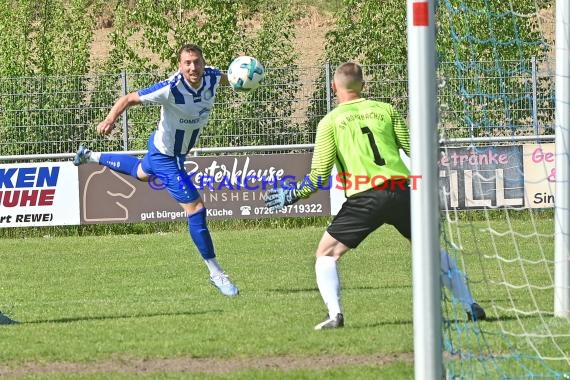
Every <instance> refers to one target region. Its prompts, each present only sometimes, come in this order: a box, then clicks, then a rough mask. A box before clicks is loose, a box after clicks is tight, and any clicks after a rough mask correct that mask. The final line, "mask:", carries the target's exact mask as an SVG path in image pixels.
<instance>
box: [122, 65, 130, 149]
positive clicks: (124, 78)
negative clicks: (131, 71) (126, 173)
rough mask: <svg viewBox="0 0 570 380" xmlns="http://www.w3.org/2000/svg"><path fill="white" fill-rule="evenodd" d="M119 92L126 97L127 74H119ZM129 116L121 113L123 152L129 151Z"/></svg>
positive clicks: (124, 112) (124, 72) (125, 112)
mask: <svg viewBox="0 0 570 380" xmlns="http://www.w3.org/2000/svg"><path fill="white" fill-rule="evenodd" d="M121 92H122V95H127V93H128V87H127V72H126V71H123V72H121ZM128 118H129V115H128V113H127V110H125V111H123V122H122V124H123V150H129V131H128V130H127V126H128Z"/></svg>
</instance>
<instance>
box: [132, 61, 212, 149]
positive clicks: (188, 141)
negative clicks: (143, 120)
mask: <svg viewBox="0 0 570 380" xmlns="http://www.w3.org/2000/svg"><path fill="white" fill-rule="evenodd" d="M221 75H222V73H221V71H220V70H219V69H217V68H213V67H209V66H206V68H205V70H204V76H203V78H202V86H201V87H200V88H199V89H198V90H196V89H194V88H192V87H191V86H190V84H189V83H188V82H187V81H186V80H185V79H184V77H183V76H182V73H180V72H179V71H178V72H176V73H174V74H173V75H171V76H170V77H169V78H168V79H166V80H164V81H162V82H159V83H156V84H154V85H152V86H150V87H147V88H145V89H142V90H139V91H138V95H139V97H140V99H141V101H142V102H143V103H156V104H160V105H162V107H161V110H160V121H159V122H158V130H157V131H156V133H154V145H155V146H156V148H157V149H158V150H159V151H160V152H161V153H163V154H166V155H168V156H179V155H186V154H188V152H189V151H190V149H192V147H193V146H194V144H196V141H197V140H198V136H200V133H201V132H202V129H203V128H204V127H205V126H206V124H207V123H208V119H209V117H210V112H211V111H212V109H213V107H214V100H215V98H216V90H217V89H218V87H219V85H220V78H221Z"/></svg>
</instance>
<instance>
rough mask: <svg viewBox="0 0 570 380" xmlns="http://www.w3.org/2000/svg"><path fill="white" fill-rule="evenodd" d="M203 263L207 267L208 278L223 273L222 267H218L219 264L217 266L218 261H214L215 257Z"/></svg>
mask: <svg viewBox="0 0 570 380" xmlns="http://www.w3.org/2000/svg"><path fill="white" fill-rule="evenodd" d="M204 262H205V263H206V266H207V267H208V270H209V271H210V276H214V275H216V274H220V273H222V272H223V271H224V270H223V269H222V267H221V266H220V264H218V260H216V258H215V257H214V258H211V259H208V260H204Z"/></svg>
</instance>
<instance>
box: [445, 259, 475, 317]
mask: <svg viewBox="0 0 570 380" xmlns="http://www.w3.org/2000/svg"><path fill="white" fill-rule="evenodd" d="M440 258H441V279H442V281H443V284H444V285H445V287H446V288H448V289H449V290H451V294H453V297H454V298H455V299H456V300H458V301H459V302H461V305H462V306H463V309H464V310H465V311H471V305H472V304H473V302H475V301H473V297H472V296H471V292H470V291H469V288H467V284H466V282H465V276H464V275H463V272H461V271H460V270H459V268H458V267H457V264H456V262H455V260H453V258H452V257H451V256H449V254H448V253H447V252H446V251H445V250H443V249H442V250H441V251H440Z"/></svg>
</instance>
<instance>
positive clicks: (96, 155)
mask: <svg viewBox="0 0 570 380" xmlns="http://www.w3.org/2000/svg"><path fill="white" fill-rule="evenodd" d="M100 158H101V153H100V152H91V153H89V157H88V161H89V162H94V163H96V164H98V163H99V159H100Z"/></svg>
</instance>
